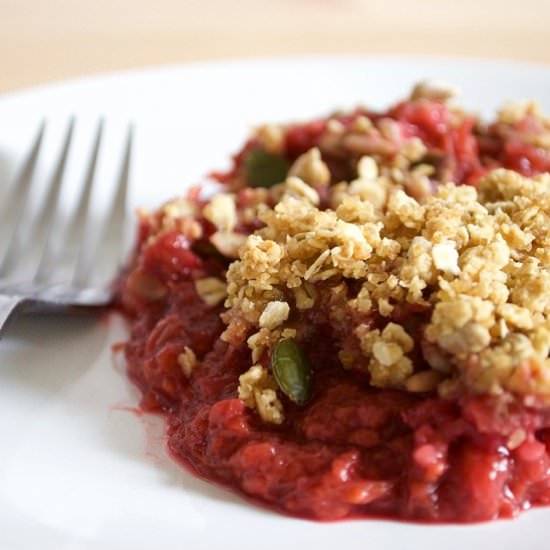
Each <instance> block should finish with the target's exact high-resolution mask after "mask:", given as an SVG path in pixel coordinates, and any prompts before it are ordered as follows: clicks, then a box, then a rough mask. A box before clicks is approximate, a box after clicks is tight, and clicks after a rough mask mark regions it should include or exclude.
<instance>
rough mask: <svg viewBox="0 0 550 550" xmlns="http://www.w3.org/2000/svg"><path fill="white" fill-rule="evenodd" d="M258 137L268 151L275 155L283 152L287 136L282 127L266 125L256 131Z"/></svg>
mask: <svg viewBox="0 0 550 550" xmlns="http://www.w3.org/2000/svg"><path fill="white" fill-rule="evenodd" d="M256 137H257V138H258V140H259V141H260V143H261V144H262V145H263V147H264V149H265V150H266V151H269V152H270V153H275V154H280V153H282V152H283V149H284V144H285V135H284V131H283V128H282V126H280V125H278V124H264V125H262V126H260V127H259V128H258V129H257V130H256Z"/></svg>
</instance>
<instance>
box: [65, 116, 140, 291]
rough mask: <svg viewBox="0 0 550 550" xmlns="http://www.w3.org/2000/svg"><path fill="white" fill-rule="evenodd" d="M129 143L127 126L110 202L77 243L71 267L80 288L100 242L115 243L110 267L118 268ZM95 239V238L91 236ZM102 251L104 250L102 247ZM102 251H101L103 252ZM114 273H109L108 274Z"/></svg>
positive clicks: (122, 245) (87, 277) (89, 273)
mask: <svg viewBox="0 0 550 550" xmlns="http://www.w3.org/2000/svg"><path fill="white" fill-rule="evenodd" d="M132 144H133V128H132V126H129V128H128V131H127V136H126V143H125V146H124V153H123V159H122V163H121V167H120V173H119V175H118V179H117V182H116V191H115V196H114V198H113V201H112V203H111V206H110V208H109V210H108V212H107V215H106V216H105V218H104V223H103V226H102V228H101V229H100V230H99V231H97V228H94V227H87V229H86V234H85V235H84V238H83V239H82V242H81V245H80V253H81V254H80V256H79V262H78V265H77V267H76V270H75V276H74V279H73V284H74V285H75V286H76V287H77V288H82V287H84V286H85V285H87V284H89V282H90V280H91V277H92V275H93V269H92V266H93V262H94V259H95V258H96V255H97V247H98V244H99V243H100V242H102V241H103V242H106V244H108V243H110V242H111V243H119V247H118V248H119V250H117V251H116V258H115V262H114V263H115V265H114V266H113V268H112V269H113V271H114V270H116V269H118V267H119V265H118V262H119V261H120V259H121V256H122V253H123V251H124V248H125V243H124V239H123V237H124V230H125V225H126V223H125V220H126V215H127V195H128V181H129V171H130V159H131V154H132ZM94 239H95V240H94ZM102 252H104V250H103V251H102ZM104 255H105V254H103V256H104ZM113 275H114V273H110V277H112V276H113Z"/></svg>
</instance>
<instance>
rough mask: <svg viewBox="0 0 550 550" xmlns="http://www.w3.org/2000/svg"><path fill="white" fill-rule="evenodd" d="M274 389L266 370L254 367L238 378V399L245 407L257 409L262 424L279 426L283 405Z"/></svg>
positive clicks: (272, 381)
mask: <svg viewBox="0 0 550 550" xmlns="http://www.w3.org/2000/svg"><path fill="white" fill-rule="evenodd" d="M276 387H277V385H276V383H275V381H274V380H273V377H272V376H271V375H270V374H269V373H268V371H267V369H264V368H263V367H262V366H261V365H254V366H252V367H250V369H248V370H247V371H246V372H245V373H244V374H242V375H241V376H240V377H239V399H240V400H241V401H242V402H243V403H244V404H245V405H246V406H247V407H249V408H251V409H257V410H258V413H259V415H260V417H261V418H262V420H263V421H264V422H270V423H272V424H281V423H282V422H283V421H284V415H283V405H282V404H281V402H280V401H279V399H278V397H277V393H276V391H275V389H276Z"/></svg>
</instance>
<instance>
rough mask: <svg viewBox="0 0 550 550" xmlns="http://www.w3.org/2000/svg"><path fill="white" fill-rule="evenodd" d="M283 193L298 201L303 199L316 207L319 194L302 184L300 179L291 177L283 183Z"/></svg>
mask: <svg viewBox="0 0 550 550" xmlns="http://www.w3.org/2000/svg"><path fill="white" fill-rule="evenodd" d="M285 193H287V194H288V195H290V196H292V197H296V198H298V199H301V198H303V199H305V200H307V201H309V202H310V203H311V204H314V205H316V206H317V205H318V204H319V202H320V200H319V194H318V193H317V191H315V189H313V187H311V186H310V185H308V184H307V183H305V182H303V181H302V180H301V179H300V178H297V177H294V176H291V177H289V178H287V180H286V182H285Z"/></svg>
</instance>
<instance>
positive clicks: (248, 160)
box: [244, 149, 290, 187]
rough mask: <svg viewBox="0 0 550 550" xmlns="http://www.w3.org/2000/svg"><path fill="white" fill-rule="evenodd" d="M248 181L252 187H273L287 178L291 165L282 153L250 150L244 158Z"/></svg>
mask: <svg viewBox="0 0 550 550" xmlns="http://www.w3.org/2000/svg"><path fill="white" fill-rule="evenodd" d="M244 166H245V169H246V175H247V178H248V182H249V183H250V185H252V187H271V186H273V185H275V184H276V183H281V182H282V181H284V180H285V178H286V175H287V173H288V169H289V167H290V165H289V163H288V161H287V160H286V159H285V158H284V157H283V156H281V155H277V154H274V153H269V152H267V151H264V150H263V149H254V150H253V151H250V153H248V154H247V155H246V157H245V159H244Z"/></svg>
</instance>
